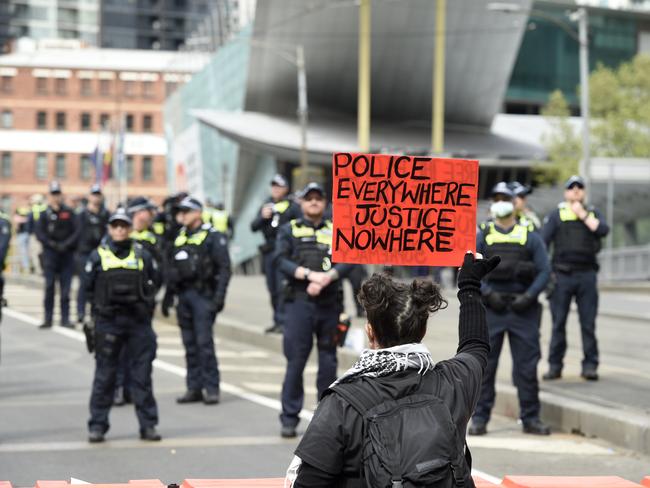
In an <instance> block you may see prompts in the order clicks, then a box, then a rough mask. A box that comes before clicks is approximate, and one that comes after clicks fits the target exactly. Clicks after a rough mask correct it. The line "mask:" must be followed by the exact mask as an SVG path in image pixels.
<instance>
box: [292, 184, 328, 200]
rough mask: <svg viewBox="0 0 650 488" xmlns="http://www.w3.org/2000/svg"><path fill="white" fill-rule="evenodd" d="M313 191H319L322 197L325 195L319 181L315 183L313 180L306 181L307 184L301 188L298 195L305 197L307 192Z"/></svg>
mask: <svg viewBox="0 0 650 488" xmlns="http://www.w3.org/2000/svg"><path fill="white" fill-rule="evenodd" d="M313 191H315V192H317V193H320V195H321V196H322V197H324V196H325V189H324V188H323V187H322V186H321V184H320V183H316V182H315V181H312V182H311V183H308V184H307V186H306V187H304V188H303V189H302V191H301V192H300V194H299V195H298V196H299V197H300V198H305V197H306V196H307V195H308V194H309V193H311V192H313Z"/></svg>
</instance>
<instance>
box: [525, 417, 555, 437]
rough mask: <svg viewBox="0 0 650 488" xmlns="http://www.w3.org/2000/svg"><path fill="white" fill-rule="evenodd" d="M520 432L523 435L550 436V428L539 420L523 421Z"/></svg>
mask: <svg viewBox="0 0 650 488" xmlns="http://www.w3.org/2000/svg"><path fill="white" fill-rule="evenodd" d="M522 430H523V431H524V434H533V435H550V434H551V428H550V427H549V426H548V425H546V424H545V423H544V422H542V421H541V420H540V419H533V420H525V421H523V427H522Z"/></svg>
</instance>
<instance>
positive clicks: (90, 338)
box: [84, 322, 95, 353]
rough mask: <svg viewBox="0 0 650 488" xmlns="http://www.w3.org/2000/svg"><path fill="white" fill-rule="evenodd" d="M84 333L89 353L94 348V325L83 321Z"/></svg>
mask: <svg viewBox="0 0 650 488" xmlns="http://www.w3.org/2000/svg"><path fill="white" fill-rule="evenodd" d="M84 335H85V336H86V348H87V349H88V352H89V353H92V352H93V351H94V350H95V325H94V324H93V323H89V322H85V323H84Z"/></svg>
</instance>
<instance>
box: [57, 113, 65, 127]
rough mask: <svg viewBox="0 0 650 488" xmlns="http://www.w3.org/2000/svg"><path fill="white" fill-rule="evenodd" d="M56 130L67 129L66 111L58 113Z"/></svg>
mask: <svg viewBox="0 0 650 488" xmlns="http://www.w3.org/2000/svg"><path fill="white" fill-rule="evenodd" d="M56 130H65V112H57V113H56Z"/></svg>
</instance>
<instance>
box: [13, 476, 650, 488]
mask: <svg viewBox="0 0 650 488" xmlns="http://www.w3.org/2000/svg"><path fill="white" fill-rule="evenodd" d="M641 485H642V486H645V487H646V488H650V476H646V477H645V478H643V479H642V480H641ZM0 488H2V487H0Z"/></svg>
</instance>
